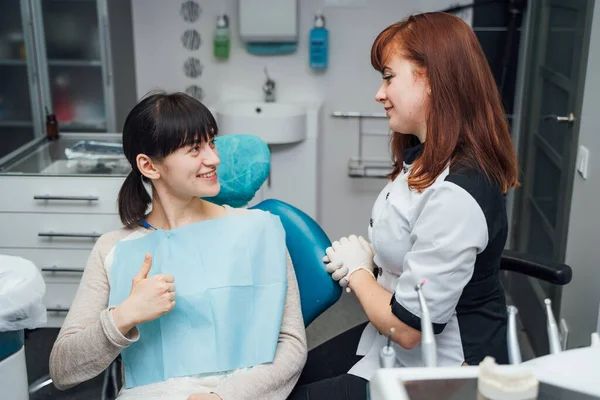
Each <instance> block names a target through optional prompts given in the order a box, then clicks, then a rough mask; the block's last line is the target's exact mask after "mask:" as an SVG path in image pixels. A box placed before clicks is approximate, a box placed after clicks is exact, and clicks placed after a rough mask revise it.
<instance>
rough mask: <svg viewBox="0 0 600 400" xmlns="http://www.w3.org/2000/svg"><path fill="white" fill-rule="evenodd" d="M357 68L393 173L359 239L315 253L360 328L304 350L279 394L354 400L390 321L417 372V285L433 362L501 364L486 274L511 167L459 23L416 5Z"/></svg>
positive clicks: (495, 249)
mask: <svg viewBox="0 0 600 400" xmlns="http://www.w3.org/2000/svg"><path fill="white" fill-rule="evenodd" d="M371 63H372V64H373V67H374V68H375V69H376V70H377V71H379V72H381V75H382V78H383V82H382V85H381V87H380V88H379V90H378V91H377V94H376V96H375V99H376V100H377V101H378V102H379V103H381V104H382V105H383V107H384V108H385V110H386V113H387V116H388V117H389V124H390V128H391V129H392V131H393V132H394V133H393V135H392V138H391V150H392V154H393V159H394V169H393V171H392V173H391V174H390V176H389V182H388V183H387V185H386V186H385V188H384V189H383V190H382V191H381V193H380V194H379V197H378V198H377V200H376V201H375V204H374V206H373V212H372V215H371V219H370V221H369V228H368V232H369V239H370V242H371V244H370V245H369V243H367V242H366V241H365V240H364V239H362V238H357V237H356V236H350V237H349V238H342V239H340V240H339V241H337V242H334V244H333V246H332V248H329V249H327V257H326V258H325V260H326V262H327V263H328V264H327V268H328V270H329V271H330V272H332V277H333V279H335V280H338V281H339V282H340V284H341V285H342V286H347V287H349V288H350V289H351V290H352V291H353V292H354V293H355V294H356V296H357V298H358V300H359V302H360V304H361V306H362V307H363V309H364V311H365V313H366V315H367V317H368V319H369V322H368V324H367V325H366V326H365V325H364V324H363V325H361V326H358V327H355V328H353V329H350V330H349V331H347V332H345V333H342V334H341V335H339V336H337V337H335V338H333V339H331V340H330V341H329V342H327V343H325V344H323V345H321V346H319V347H317V348H315V349H314V350H312V351H311V352H309V355H308V361H307V364H306V366H305V368H304V372H303V375H302V377H301V378H300V381H299V383H298V386H297V387H296V389H295V391H294V392H293V394H292V397H291V398H292V399H308V398H310V399H321V398H322V399H329V400H335V399H365V398H366V384H367V381H368V380H369V379H370V378H371V376H372V374H373V372H374V371H375V370H376V369H377V368H378V367H379V361H378V354H379V351H380V349H381V348H382V347H383V346H384V345H385V343H386V335H385V334H386V333H388V332H389V331H390V330H391V328H394V334H393V336H392V341H393V342H394V347H395V350H396V358H397V363H396V365H398V366H406V367H415V366H422V365H423V360H422V356H421V348H420V341H421V310H420V307H419V302H418V297H417V292H416V291H415V285H416V284H418V283H420V282H422V281H423V280H424V279H427V281H428V283H427V284H426V285H425V286H423V292H424V295H425V297H426V299H427V303H428V308H429V311H430V316H431V320H432V323H433V330H434V334H435V340H436V342H437V364H438V365H440V366H453V365H454V366H460V365H463V364H478V363H479V362H480V361H482V360H483V358H484V357H485V356H488V355H489V356H493V357H495V358H496V361H497V362H500V363H502V362H507V358H508V355H507V346H506V304H505V298H504V291H503V289H502V286H501V284H500V280H499V274H498V271H499V268H500V258H501V254H502V250H503V248H504V245H505V242H506V239H507V232H508V222H507V216H506V208H505V197H504V195H505V194H506V192H507V191H508V190H509V189H510V188H514V187H516V186H518V166H517V161H516V157H515V152H514V149H513V145H512V142H511V138H510V135H509V132H508V126H507V123H506V119H505V117H504V113H503V110H502V106H501V102H500V97H499V94H498V90H497V88H496V85H495V82H494V78H493V76H492V74H491V72H490V68H489V65H488V63H487V61H486V58H485V55H484V54H483V51H482V49H481V46H480V45H479V42H478V41H477V38H476V37H475V34H474V33H473V31H472V29H471V28H470V27H469V26H468V25H467V24H465V23H464V22H463V21H462V20H461V19H459V18H457V17H454V16H452V15H449V14H444V13H426V14H420V15H415V16H411V17H409V18H408V19H406V20H404V21H402V22H398V23H395V24H393V25H391V26H389V27H387V28H386V29H385V30H384V31H383V32H381V33H380V34H379V36H378V37H377V39H376V40H375V42H374V43H373V47H372V49H371ZM380 333H383V335H382V334H380Z"/></svg>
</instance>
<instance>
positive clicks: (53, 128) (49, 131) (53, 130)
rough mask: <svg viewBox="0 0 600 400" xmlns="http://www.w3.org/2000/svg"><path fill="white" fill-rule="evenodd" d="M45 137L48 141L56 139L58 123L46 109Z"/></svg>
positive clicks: (54, 116)
mask: <svg viewBox="0 0 600 400" xmlns="http://www.w3.org/2000/svg"><path fill="white" fill-rule="evenodd" d="M46 137H47V138H48V139H49V140H56V139H58V121H57V120H56V115H54V114H50V112H49V111H48V108H46Z"/></svg>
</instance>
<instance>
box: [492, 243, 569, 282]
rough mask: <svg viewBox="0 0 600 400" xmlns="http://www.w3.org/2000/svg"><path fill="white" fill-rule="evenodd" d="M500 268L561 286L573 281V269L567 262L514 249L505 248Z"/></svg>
mask: <svg viewBox="0 0 600 400" xmlns="http://www.w3.org/2000/svg"><path fill="white" fill-rule="evenodd" d="M500 269H501V270H504V271H513V272H518V273H521V274H524V275H527V276H531V277H534V278H537V279H541V280H543V281H546V282H550V283H553V284H555V285H561V286H562V285H566V284H567V283H569V282H571V278H572V277H573V270H572V269H571V267H569V266H568V265H566V264H562V263H558V262H555V261H552V260H549V259H545V258H543V257H539V256H533V255H531V254H527V253H520V252H516V251H512V250H504V252H503V253H502V261H501V263H500Z"/></svg>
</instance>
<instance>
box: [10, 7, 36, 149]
mask: <svg viewBox="0 0 600 400" xmlns="http://www.w3.org/2000/svg"><path fill="white" fill-rule="evenodd" d="M0 10H2V12H1V13H0V158H2V157H3V156H5V155H6V154H8V153H10V152H12V151H14V150H16V149H17V148H19V147H20V146H22V145H24V144H25V143H27V142H29V141H31V140H32V139H33V138H34V136H36V135H40V134H41V131H40V128H41V122H42V121H41V118H42V116H41V111H40V107H39V101H38V100H39V75H38V71H37V68H36V60H35V46H34V41H33V37H34V34H33V21H32V18H31V9H30V7H29V4H28V2H27V1H20V0H0Z"/></svg>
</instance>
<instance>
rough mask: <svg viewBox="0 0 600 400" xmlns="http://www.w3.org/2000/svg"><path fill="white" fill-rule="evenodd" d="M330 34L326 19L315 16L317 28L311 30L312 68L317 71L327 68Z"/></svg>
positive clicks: (319, 15)
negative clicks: (326, 26)
mask: <svg viewBox="0 0 600 400" xmlns="http://www.w3.org/2000/svg"><path fill="white" fill-rule="evenodd" d="M328 42H329V32H328V31H327V29H326V28H325V17H324V16H323V15H321V14H317V15H316V16H315V26H314V27H313V28H312V29H311V30H310V50H309V51H310V67H311V68H312V69H315V70H323V69H325V68H327V61H328V55H327V53H328V50H329V49H328V47H329V43H328Z"/></svg>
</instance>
